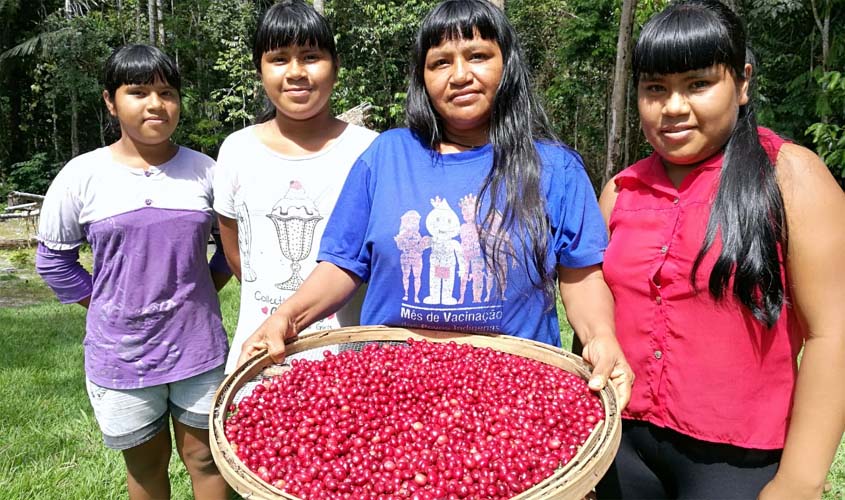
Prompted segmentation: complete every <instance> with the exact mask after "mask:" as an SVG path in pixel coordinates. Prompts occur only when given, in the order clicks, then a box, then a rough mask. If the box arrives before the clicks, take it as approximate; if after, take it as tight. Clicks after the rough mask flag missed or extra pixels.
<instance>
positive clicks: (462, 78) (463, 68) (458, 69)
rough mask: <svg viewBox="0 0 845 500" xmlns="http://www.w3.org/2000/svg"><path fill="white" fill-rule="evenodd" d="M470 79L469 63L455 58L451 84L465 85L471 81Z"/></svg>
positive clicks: (470, 69)
mask: <svg viewBox="0 0 845 500" xmlns="http://www.w3.org/2000/svg"><path fill="white" fill-rule="evenodd" d="M472 77H473V75H472V68H471V67H470V65H469V63H468V62H467V61H465V60H464V59H463V58H461V57H458V58H456V60H455V65H454V71H453V72H452V83H453V84H455V85H465V84H466V83H468V82H470V81H471V80H472Z"/></svg>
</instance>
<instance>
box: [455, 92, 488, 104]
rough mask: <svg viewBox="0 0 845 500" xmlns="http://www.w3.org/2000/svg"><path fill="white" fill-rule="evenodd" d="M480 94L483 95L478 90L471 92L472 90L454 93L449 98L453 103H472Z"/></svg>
mask: <svg viewBox="0 0 845 500" xmlns="http://www.w3.org/2000/svg"><path fill="white" fill-rule="evenodd" d="M480 93H481V92H478V91H476V90H471V89H467V90H459V91H457V92H455V93H453V94H452V95H451V96H450V97H449V100H450V101H452V102H458V103H460V102H466V101H472V100H474V99H475V98H476V97H478V95H479V94H480Z"/></svg>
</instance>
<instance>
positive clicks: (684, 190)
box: [604, 128, 803, 449]
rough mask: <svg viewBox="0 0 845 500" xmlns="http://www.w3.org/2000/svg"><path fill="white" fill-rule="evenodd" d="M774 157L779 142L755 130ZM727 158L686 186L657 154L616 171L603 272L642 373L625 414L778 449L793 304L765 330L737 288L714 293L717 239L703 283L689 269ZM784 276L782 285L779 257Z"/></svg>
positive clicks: (715, 438) (710, 163) (788, 398)
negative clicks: (711, 280)
mask: <svg viewBox="0 0 845 500" xmlns="http://www.w3.org/2000/svg"><path fill="white" fill-rule="evenodd" d="M759 135H760V142H761V144H762V145H763V147H764V149H765V150H766V152H767V153H768V155H769V157H770V158H771V160H772V162H773V163H774V162H775V161H776V159H777V154H778V151H779V150H780V147H781V146H782V145H783V144H784V140H783V139H781V138H780V137H778V136H777V135H776V134H775V133H774V132H772V131H770V130H768V129H764V128H760V129H759ZM721 166H722V154H719V155H716V156H714V157H712V158H710V159H708V160H706V161H705V162H704V163H702V164H701V165H700V166H698V167H697V168H696V169H695V170H694V171H692V172H691V173H690V174H689V175H688V176H687V177H686V178H685V179H684V181H683V183H682V184H681V186H680V187H679V188H675V186H674V185H673V184H672V182H671V181H670V180H669V178H668V176H667V175H666V172H665V169H664V167H663V165H662V163H661V160H660V157H659V156H658V155H656V154H652V155H651V156H650V157H648V158H645V159H644V160H641V161H639V162H637V163H635V164H634V165H632V166H630V167H628V168H627V169H625V170H624V171H622V172H621V173H619V174H618V175H617V176H616V177H615V182H616V186H617V187H618V198H617V199H616V204H615V206H614V208H613V211H612V213H611V216H610V232H611V236H610V243H609V245H608V247H607V251H606V253H605V260H604V275H605V278H606V279H607V282H608V285H609V286H610V289H611V291H612V292H613V296H614V299H615V301H616V334H617V336H618V338H619V342H620V343H621V345H622V349H623V351H624V352H625V355H626V357H627V358H628V361H629V362H630V364H631V366H632V368H633V369H634V373H635V374H636V381H635V382H634V388H633V396H632V399H631V403H630V404H629V406H628V408H627V410H626V412H625V414H624V415H623V417H624V418H629V419H634V420H643V421H647V422H650V423H652V424H654V425H657V426H660V427H668V428H670V429H673V430H676V431H678V432H680V433H683V434H685V435H688V436H691V437H694V438H697V439H701V440H704V441H711V442H717V443H726V444H732V445H735V446H740V447H744V448H757V449H779V448H783V444H784V440H785V437H786V430H787V425H788V421H789V414H790V410H791V406H792V395H793V390H794V386H795V381H796V377H797V373H798V367H797V363H796V359H797V356H798V352H799V351H800V349H801V346H802V344H803V332H802V330H801V327H800V326H799V323H798V319H797V317H796V314H795V312H794V310H793V309H792V308H791V307H790V306H789V305H788V301H789V292H788V288H786V290H787V291H786V296H787V298H786V301H787V305H785V306H784V308H783V310H782V311H781V316H780V319H779V320H778V322H777V323H776V324H775V325H774V327H773V328H772V329H771V330H769V329H767V328H766V327H765V326H764V325H762V324H761V323H759V322H758V321H757V320H755V319H754V317H753V316H752V315H751V313H750V312H749V311H748V310H747V309H746V308H745V307H743V306H742V304H741V303H740V302H739V301H737V300H735V299H734V298H733V296H732V295H731V293H730V288H731V287H732V286H733V281H731V283H730V285H729V288H728V293H727V294H726V297H725V298H724V299H723V300H721V301H718V302H717V301H715V300H714V299H713V298H712V297H711V296H710V293H709V292H708V290H707V284H708V280H709V277H710V271H711V270H712V267H713V263H714V262H715V260H716V258H717V257H718V255H719V252H720V250H721V244H720V241H719V240H718V238H717V240H716V241H715V242H714V244H713V245H712V248H711V249H710V250H709V252H708V253H707V254H706V255H705V258H704V260H703V262H702V265H701V266H700V267H699V271H698V276H697V280H696V284H697V287H698V288H699V291H698V292H696V291H695V290H694V289H693V287H692V285H691V283H690V273H691V270H692V265H693V262H694V260H695V257H696V255H697V254H698V251H699V248H700V247H701V244H702V242H703V240H704V233H705V228H706V227H707V220H708V217H709V215H710V208H711V204H712V201H713V199H714V197H715V194H716V190H717V189H718V186H719V175H720V173H721ZM781 277H782V279H783V280H784V283H786V281H787V277H786V271H785V268H784V263H783V260H782V259H781Z"/></svg>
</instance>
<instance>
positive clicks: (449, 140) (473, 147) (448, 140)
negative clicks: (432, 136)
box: [441, 137, 487, 149]
mask: <svg viewBox="0 0 845 500" xmlns="http://www.w3.org/2000/svg"><path fill="white" fill-rule="evenodd" d="M441 142H448V143H449V144H454V145H455V146H460V147H462V148H467V149H475V148H480V147H481V146H484V145H485V144H487V143H484V144H481V145H478V146H470V145H469V144H463V143H460V142H458V141H454V140H452V139H447V138H445V137H444V138H443V140H442V141H441Z"/></svg>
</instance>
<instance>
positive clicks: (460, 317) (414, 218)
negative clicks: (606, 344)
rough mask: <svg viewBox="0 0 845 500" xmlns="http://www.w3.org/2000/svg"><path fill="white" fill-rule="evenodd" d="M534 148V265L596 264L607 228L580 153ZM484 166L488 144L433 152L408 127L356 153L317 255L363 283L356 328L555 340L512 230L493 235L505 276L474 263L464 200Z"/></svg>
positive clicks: (489, 157) (472, 226) (550, 310)
mask: <svg viewBox="0 0 845 500" xmlns="http://www.w3.org/2000/svg"><path fill="white" fill-rule="evenodd" d="M537 151H538V152H539V154H540V159H541V161H542V163H543V169H542V174H541V189H542V192H543V195H544V197H545V200H546V214H547V217H548V220H549V225H550V226H551V232H550V235H549V249H548V254H547V255H548V258H547V262H548V263H549V264H548V265H549V269H547V270H546V271H547V272H549V273H551V272H554V269H553V265H554V264H555V263H557V264H559V265H562V266H565V267H572V268H580V267H587V266H591V265H594V264H598V263H601V262H602V259H603V255H604V249H605V247H606V245H607V234H606V230H605V225H604V221H603V220H602V216H601V213H600V211H599V207H598V203H597V202H596V196H595V193H594V192H593V188H592V186H591V184H590V180H589V178H588V177H587V173H586V171H585V170H584V166H583V164H582V163H581V159H580V158H579V157H578V155H577V154H575V153H574V152H572V151H570V150H568V149H567V148H565V147H563V146H561V145H559V144H551V143H539V142H538V143H537ZM492 163H493V149H492V146H491V145H489V144H488V145H486V146H483V147H480V148H476V149H473V150H470V151H465V152H461V153H454V154H445V155H441V154H439V153H436V152H432V151H431V150H430V149H429V148H427V147H426V146H425V145H424V144H423V143H421V142H420V141H419V140H418V138H417V137H416V136H415V135H414V134H413V133H411V132H410V131H409V130H408V129H396V130H391V131H388V132H385V133H383V134H381V135H380V136H379V137H378V138H377V139H376V140H375V141H374V142H373V143H372V145H371V146H370V147H369V148H368V149H367V150H366V151H365V152H364V153H363V154H362V155H361V157H360V158H359V159H358V161H357V162H356V163H355V165H354V166H353V167H352V170H351V172H350V173H349V177H348V178H347V180H346V184H345V185H344V187H343V190H342V191H341V194H340V198H339V199H338V201H337V204H336V205H335V209H334V211H333V212H332V215H331V218H330V219H329V221H328V224H327V226H326V229H325V232H324V233H323V239H322V242H321V245H320V252H319V255H318V260H320V261H326V262H331V263H333V264H335V265H337V266H339V267H341V268H343V269H346V270H348V271H351V272H353V273H355V274H356V275H357V276H359V277H360V278H361V279H362V280H364V281H367V282H369V286H368V289H367V296H366V298H365V300H364V306H363V308H362V310H361V324H362V325H378V324H382V325H391V326H401V327H410V328H430V329H439V330H457V331H474V332H495V333H505V334H508V335H514V336H517V337H524V338H529V339H533V340H537V341H540V342H544V343H547V344H551V345H555V346H560V331H559V328H558V322H557V313H556V311H555V309H554V307H548V306H547V301H545V300H544V296H543V292H542V290H541V289H539V288H537V287H536V286H534V285H533V284H532V281H531V277H530V276H529V275H528V274H527V273H526V271H525V266H524V258H523V255H524V253H523V251H522V247H523V244H522V240H521V238H520V235H518V234H510V235H509V236H508V238H507V240H506V241H504V242H503V245H502V248H504V249H505V252H506V253H509V254H512V255H508V256H507V257H506V265H507V268H506V270H505V275H504V278H505V279H502V280H497V279H496V273H495V272H494V271H493V270H492V269H489V268H488V266H487V264H486V263H485V260H484V254H483V251H482V248H481V246H482V245H484V243H483V242H481V243H480V242H479V238H478V235H477V229H476V227H477V226H476V220H477V219H476V217H475V201H476V197H477V195H478V192H479V189H480V187H481V184H482V182H483V180H484V178H485V176H486V175H487V174H488V172H489V171H490V166H491V165H492ZM487 201H488V200H485V202H484V203H483V204H482V210H481V214H482V216H483V215H484V214H485V213H486V212H487V207H488V206H489V205H488V203H487ZM513 254H515V256H516V258H514V257H513ZM503 255H504V254H503ZM534 281H535V282H537V281H538V277H537V276H534Z"/></svg>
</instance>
